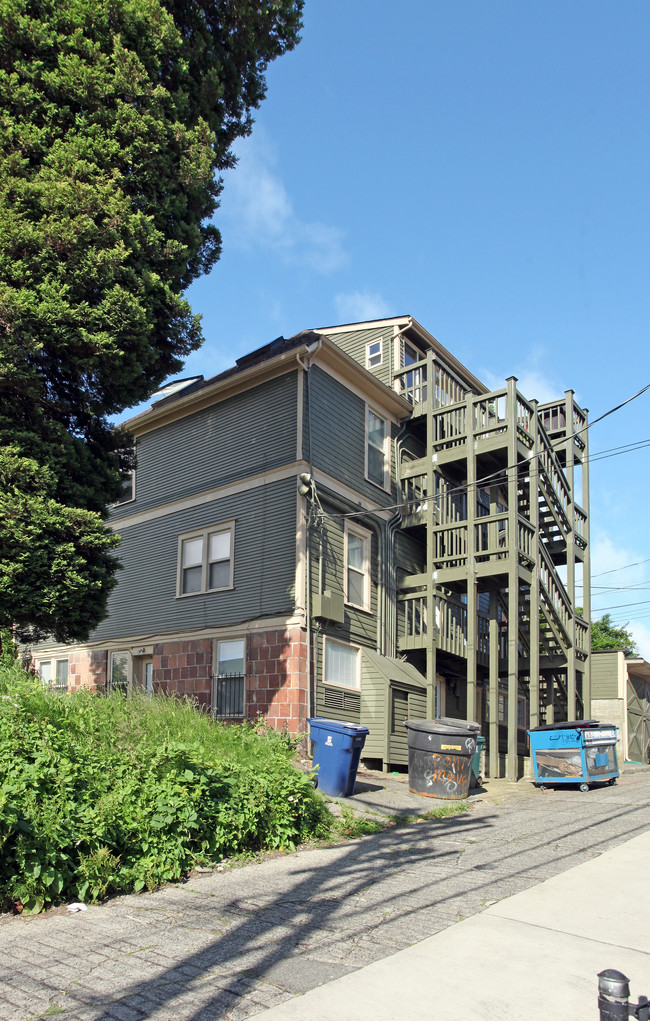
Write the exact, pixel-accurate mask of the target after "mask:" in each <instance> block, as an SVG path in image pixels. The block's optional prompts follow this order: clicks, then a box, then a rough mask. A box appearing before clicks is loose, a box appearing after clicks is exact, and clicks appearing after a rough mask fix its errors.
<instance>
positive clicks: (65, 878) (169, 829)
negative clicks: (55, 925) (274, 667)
mask: <svg viewBox="0 0 650 1021" xmlns="http://www.w3.org/2000/svg"><path fill="white" fill-rule="evenodd" d="M295 744H296V743H295V741H293V740H292V739H290V738H287V737H285V736H284V735H282V734H280V733H277V732H276V731H273V730H271V729H268V728H265V727H261V726H256V725H250V724H243V725H241V726H225V725H222V724H220V723H217V722H215V721H214V720H213V719H212V718H210V717H209V716H207V715H205V714H201V713H199V712H197V710H196V707H195V706H194V705H193V704H192V703H191V702H187V701H186V702H183V701H180V700H179V699H176V698H174V697H166V696H163V695H156V696H154V697H153V698H146V697H144V696H143V697H139V698H133V699H126V698H125V697H124V696H122V695H120V694H112V695H109V696H100V695H97V694H94V693H92V692H88V691H78V692H75V693H73V694H71V695H61V694H57V693H54V692H51V691H48V690H44V689H43V688H42V687H41V685H40V682H39V681H38V679H35V678H33V677H32V676H31V675H29V674H27V673H25V672H24V671H22V670H21V669H20V667H19V666H18V665H16V664H14V663H9V664H7V663H6V662H3V663H2V664H1V665H0V904H2V903H3V902H5V903H6V902H9V903H12V904H13V905H14V906H15V907H16V908H17V909H18V910H23V911H25V912H26V913H36V912H38V911H40V910H42V909H43V908H45V907H48V906H50V905H52V904H56V903H59V902H61V901H64V900H66V899H69V898H75V899H79V900H84V901H96V900H99V899H101V898H103V897H105V896H106V895H107V894H110V893H114V892H117V891H138V890H142V889H147V890H152V889H154V888H155V887H156V886H158V885H160V884H161V883H164V882H169V881H174V880H178V879H180V878H181V877H183V876H184V875H186V874H187V872H188V871H189V870H190V869H191V868H192V867H194V866H195V865H204V864H205V865H207V864H211V863H214V862H218V861H219V860H221V859H223V858H224V857H231V856H234V855H240V854H241V855H243V854H246V853H247V852H253V851H255V850H258V849H260V848H266V849H287V850H295V847H296V846H297V844H299V843H302V842H303V841H305V840H308V839H311V838H314V837H316V838H317V837H321V836H325V835H326V834H327V833H328V832H329V815H328V812H327V809H326V807H325V805H324V802H323V801H322V799H321V798H320V797H319V796H318V795H317V794H316V792H315V791H314V788H313V785H312V783H311V779H310V777H309V776H308V775H305V774H303V773H301V772H299V771H298V770H297V769H296V768H295V767H294V766H293V765H292V762H291V759H292V757H293V754H294V752H295Z"/></svg>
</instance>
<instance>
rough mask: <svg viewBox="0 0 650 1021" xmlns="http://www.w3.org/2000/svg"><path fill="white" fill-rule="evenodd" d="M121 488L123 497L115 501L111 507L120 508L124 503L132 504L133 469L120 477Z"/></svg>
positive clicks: (133, 490) (133, 496)
mask: <svg viewBox="0 0 650 1021" xmlns="http://www.w3.org/2000/svg"><path fill="white" fill-rule="evenodd" d="M122 486H123V489H124V495H123V496H121V497H120V499H119V500H116V501H115V503H114V504H113V507H122V506H124V504H125V503H133V501H134V500H135V468H132V469H131V471H130V472H127V473H126V474H125V475H123V476H122ZM127 494H128V495H127Z"/></svg>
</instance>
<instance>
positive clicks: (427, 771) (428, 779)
mask: <svg viewBox="0 0 650 1021" xmlns="http://www.w3.org/2000/svg"><path fill="white" fill-rule="evenodd" d="M405 726H406V728H407V731H408V748H409V790H410V791H411V792H412V793H413V794H423V795H424V796H425V797H427V798H444V799H446V800H450V801H454V800H457V799H459V798H466V797H467V795H468V793H469V782H470V777H471V771H472V758H473V756H474V752H475V751H476V739H477V736H478V732H479V730H480V727H479V725H478V723H464V722H463V721H462V720H451V719H446V718H445V719H443V720H407V721H406V724H405Z"/></svg>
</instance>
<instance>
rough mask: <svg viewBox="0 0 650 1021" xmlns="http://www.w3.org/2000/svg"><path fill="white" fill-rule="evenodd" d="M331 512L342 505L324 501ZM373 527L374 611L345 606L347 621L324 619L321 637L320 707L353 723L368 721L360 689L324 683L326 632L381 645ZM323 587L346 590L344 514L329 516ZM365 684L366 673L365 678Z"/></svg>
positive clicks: (315, 565) (315, 579)
mask: <svg viewBox="0 0 650 1021" xmlns="http://www.w3.org/2000/svg"><path fill="white" fill-rule="evenodd" d="M323 509H324V510H325V512H326V513H327V512H328V511H330V512H332V513H338V508H335V507H334V506H332V505H329V504H328V503H327V501H324V502H323ZM355 523H357V524H360V525H361V526H362V527H364V528H367V529H368V525H367V522H365V521H363V520H357V519H355ZM368 531H370V536H371V537H370V611H364V610H359V609H355V608H354V607H352V606H348V605H346V606H345V621H344V623H343V624H339V623H334V622H333V621H329V620H322V621H320V624H321V627H322V634H321V635H320V636H319V638H318V663H317V670H316V711H317V713H318V714H319V715H322V716H326V717H334V718H335V719H340V720H346V721H348V722H350V723H359V722H362V723H363V722H365V721H364V720H361V719H360V701H361V696H360V692H359V690H357V691H352V690H350V691H348V690H344V689H342V688H337V687H336V686H334V685H329V684H328V685H326V684H325V683H324V680H323V678H324V653H325V642H324V638H325V636H327V637H329V638H335V639H336V640H337V641H339V642H343V643H345V644H352V645H361V646H367V647H369V648H371V649H376V648H377V571H378V563H377V560H378V542H377V535H376V533H375V532H374V530H373V529H368ZM323 554H324V555H323V565H322V578H323V589H330V590H331V591H332V592H335V593H337V594H339V595H341V596H343V595H344V592H345V587H344V586H345V569H346V565H345V525H344V519H342V518H340V517H339V518H327V517H326V518H325V523H324V526H323ZM311 558H312V560H311V563H312V595H313V594H315V593H316V592H317V591H318V584H319V558H320V541H319V537H318V535H317V534H316V533H315V532H314V533H313V534H312V536H311ZM361 684H362V686H363V676H362V680H361Z"/></svg>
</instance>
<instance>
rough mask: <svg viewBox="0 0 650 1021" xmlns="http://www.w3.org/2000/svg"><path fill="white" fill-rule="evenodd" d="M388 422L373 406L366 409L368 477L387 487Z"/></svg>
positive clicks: (378, 484)
mask: <svg viewBox="0 0 650 1021" xmlns="http://www.w3.org/2000/svg"><path fill="white" fill-rule="evenodd" d="M388 439H389V436H388V422H387V421H386V419H385V418H382V417H381V416H380V415H378V414H377V413H376V412H375V411H373V410H372V408H367V409H366V478H367V479H368V480H369V481H370V482H374V483H375V485H376V486H381V488H382V489H386V488H387V475H388V471H387V468H388V458H387V448H388Z"/></svg>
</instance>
